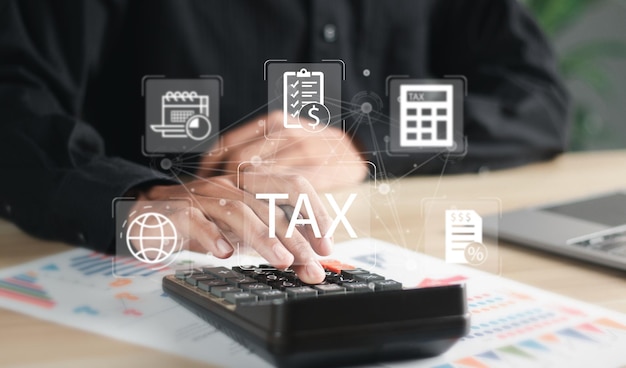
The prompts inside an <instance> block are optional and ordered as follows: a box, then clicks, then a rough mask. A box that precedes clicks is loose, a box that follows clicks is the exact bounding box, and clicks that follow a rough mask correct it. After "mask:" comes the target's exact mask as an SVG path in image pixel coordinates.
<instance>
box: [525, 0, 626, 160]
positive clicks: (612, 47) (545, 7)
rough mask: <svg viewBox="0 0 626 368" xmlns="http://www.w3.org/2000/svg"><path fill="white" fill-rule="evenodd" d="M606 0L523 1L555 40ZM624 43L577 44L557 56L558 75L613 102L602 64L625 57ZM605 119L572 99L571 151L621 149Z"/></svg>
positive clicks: (609, 81) (610, 81)
mask: <svg viewBox="0 0 626 368" xmlns="http://www.w3.org/2000/svg"><path fill="white" fill-rule="evenodd" d="M607 1H608V0H523V3H525V4H526V6H527V7H528V8H529V9H530V11H531V12H532V13H533V14H534V15H535V17H536V19H537V21H538V22H539V24H540V25H541V26H542V28H543V29H544V31H545V32H546V33H547V34H548V36H549V37H550V38H551V39H552V40H555V39H557V38H558V37H559V36H561V35H562V34H563V33H565V32H566V31H567V30H568V29H569V28H570V27H571V26H572V25H573V24H575V23H576V22H577V21H578V20H580V18H581V17H582V16H583V15H584V14H585V13H587V12H588V11H589V10H590V9H592V8H593V7H596V6H599V5H602V4H604V3H606V2H607ZM625 57H626V43H624V41H623V40H620V39H614V40H594V41H589V42H585V43H582V44H578V45H576V46H574V47H572V48H570V49H568V50H565V51H563V52H561V54H560V55H559V67H560V70H561V74H562V75H563V77H564V78H565V80H566V81H567V82H572V81H575V80H576V81H580V82H582V83H584V84H585V85H586V86H587V87H588V88H589V89H590V90H591V91H593V93H595V94H597V95H598V96H599V97H600V98H602V99H603V100H605V101H608V100H611V99H614V94H613V93H612V92H613V91H614V88H613V84H612V80H611V76H610V75H609V73H608V71H607V69H606V68H605V67H604V65H603V63H602V61H603V60H607V59H611V58H625ZM605 121H606V119H605V118H603V117H602V116H601V114H599V113H597V112H595V111H594V108H593V107H592V106H591V105H590V103H589V102H588V101H583V100H581V99H576V98H575V99H574V106H573V110H572V132H571V137H570V150H574V151H577V150H584V149H592V148H597V146H598V142H603V144H604V145H606V144H607V143H608V145H611V143H613V145H616V146H622V145H623V142H611V140H612V139H613V137H612V135H611V131H610V129H609V128H608V126H607V124H606V123H605Z"/></svg>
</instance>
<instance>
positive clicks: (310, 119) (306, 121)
mask: <svg viewBox="0 0 626 368" xmlns="http://www.w3.org/2000/svg"><path fill="white" fill-rule="evenodd" d="M298 122H299V123H300V127H302V128H303V129H304V130H306V131H309V132H311V133H317V132H321V131H322V130H324V129H326V127H327V126H328V124H329V123H330V112H329V111H328V108H327V107H326V106H324V104H321V103H318V102H311V103H309V104H306V105H304V106H302V108H301V109H300V112H299V113H298Z"/></svg>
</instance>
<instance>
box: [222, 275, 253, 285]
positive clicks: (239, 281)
mask: <svg viewBox="0 0 626 368" xmlns="http://www.w3.org/2000/svg"><path fill="white" fill-rule="evenodd" d="M226 282H228V283H229V284H231V285H234V286H237V287H242V286H243V285H245V284H256V283H257V281H256V280H255V279H253V278H251V277H241V275H239V277H238V278H229V279H226Z"/></svg>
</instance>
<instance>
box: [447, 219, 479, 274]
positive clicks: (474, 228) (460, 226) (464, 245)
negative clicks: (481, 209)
mask: <svg viewBox="0 0 626 368" xmlns="http://www.w3.org/2000/svg"><path fill="white" fill-rule="evenodd" d="M486 258H487V255H486V248H485V247H484V245H483V219H482V217H480V215H479V214H477V213H476V211H474V210H446V262H447V263H470V264H473V265H477V264H480V263H482V262H484V260H485V259H486Z"/></svg>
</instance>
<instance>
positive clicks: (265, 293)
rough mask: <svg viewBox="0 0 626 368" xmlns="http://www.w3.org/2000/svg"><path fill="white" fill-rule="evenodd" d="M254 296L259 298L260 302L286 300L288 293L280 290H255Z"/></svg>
mask: <svg viewBox="0 0 626 368" xmlns="http://www.w3.org/2000/svg"><path fill="white" fill-rule="evenodd" d="M252 294H254V295H256V296H258V297H259V299H260V300H285V299H287V293H284V292H282V291H280V290H254V291H253V292H252Z"/></svg>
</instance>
